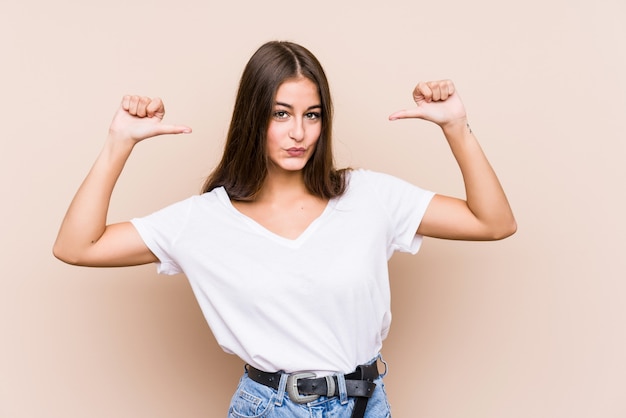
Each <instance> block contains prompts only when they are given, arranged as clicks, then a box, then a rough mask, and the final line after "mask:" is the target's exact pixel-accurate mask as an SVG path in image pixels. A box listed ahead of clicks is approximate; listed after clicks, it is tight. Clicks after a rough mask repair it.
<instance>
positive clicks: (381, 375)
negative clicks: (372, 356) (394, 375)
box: [376, 353, 389, 377]
mask: <svg viewBox="0 0 626 418" xmlns="http://www.w3.org/2000/svg"><path fill="white" fill-rule="evenodd" d="M376 360H380V361H381V363H383V364H384V365H385V371H384V372H382V373H381V374H380V377H385V376H387V371H389V366H388V365H387V362H386V361H385V359H384V358H383V355H382V353H378V357H376Z"/></svg>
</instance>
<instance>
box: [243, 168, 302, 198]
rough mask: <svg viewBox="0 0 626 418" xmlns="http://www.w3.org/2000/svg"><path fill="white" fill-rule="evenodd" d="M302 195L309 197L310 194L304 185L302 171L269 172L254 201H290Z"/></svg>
mask: <svg viewBox="0 0 626 418" xmlns="http://www.w3.org/2000/svg"><path fill="white" fill-rule="evenodd" d="M303 195H311V193H310V192H309V191H308V190H307V188H306V186H305V184H304V178H303V175H302V171H280V172H277V170H270V171H269V172H268V173H267V177H266V178H265V182H264V183H263V187H262V188H261V191H260V192H259V195H258V196H257V198H256V199H255V200H257V201H279V200H290V199H293V198H295V197H298V196H303Z"/></svg>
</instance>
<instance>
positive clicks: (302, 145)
mask: <svg viewBox="0 0 626 418" xmlns="http://www.w3.org/2000/svg"><path fill="white" fill-rule="evenodd" d="M321 111H322V106H321V101H320V96H319V94H318V92H317V85H316V84H315V83H313V82H312V81H311V80H309V79H308V78H305V77H299V78H292V79H288V80H286V81H284V82H283V83H282V84H281V85H280V87H279V88H278V91H277V92H276V99H275V101H274V109H273V111H272V118H271V120H270V123H269V126H268V129H267V155H268V159H269V164H270V166H269V171H270V172H272V171H273V170H280V171H289V172H295V171H300V170H302V169H303V168H304V166H305V165H306V163H307V161H309V158H311V155H312V154H313V151H314V150H315V145H316V143H317V140H318V139H319V137H320V133H321V131H322V116H321Z"/></svg>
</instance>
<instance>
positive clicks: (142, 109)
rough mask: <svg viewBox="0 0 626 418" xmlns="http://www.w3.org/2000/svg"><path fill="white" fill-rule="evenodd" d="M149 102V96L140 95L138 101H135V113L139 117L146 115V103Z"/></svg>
mask: <svg viewBox="0 0 626 418" xmlns="http://www.w3.org/2000/svg"><path fill="white" fill-rule="evenodd" d="M149 104H150V98H149V97H145V96H144V97H140V98H139V101H138V102H137V113H136V115H137V116H138V117H140V118H145V117H146V115H147V114H148V113H147V111H146V108H147V107H148V105H149Z"/></svg>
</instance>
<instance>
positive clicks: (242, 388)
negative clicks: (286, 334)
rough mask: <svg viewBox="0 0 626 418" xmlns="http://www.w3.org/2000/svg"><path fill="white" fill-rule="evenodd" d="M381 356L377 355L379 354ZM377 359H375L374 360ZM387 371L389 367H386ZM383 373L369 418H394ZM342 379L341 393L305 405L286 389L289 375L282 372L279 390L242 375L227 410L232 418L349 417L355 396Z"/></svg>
mask: <svg viewBox="0 0 626 418" xmlns="http://www.w3.org/2000/svg"><path fill="white" fill-rule="evenodd" d="M377 358H378V357H377ZM374 361H376V360H374ZM385 373H386V370H385ZM385 373H383V374H382V375H380V376H379V377H378V379H376V380H375V381H374V383H376V390H375V391H374V394H373V395H372V397H371V398H370V399H369V401H368V403H367V410H366V411H365V417H366V418H391V408H390V407H389V402H388V401H387V394H386V393H385V385H384V383H383V376H384V375H385ZM338 380H339V392H340V394H339V396H333V397H326V396H320V397H319V398H318V399H317V400H315V401H313V402H309V403H305V404H298V403H295V402H293V401H292V400H291V399H290V398H289V395H287V392H286V391H285V388H286V385H287V375H283V376H282V378H281V381H280V384H279V388H278V390H275V389H272V388H269V387H267V386H264V385H262V384H260V383H257V382H255V381H253V380H252V379H250V378H249V377H248V374H247V373H244V375H243V376H242V377H241V379H240V381H239V385H238V386H237V390H236V391H235V394H234V395H233V398H232V400H231V403H230V408H229V410H228V417H229V418H299V417H302V418H305V417H306V418H350V415H351V414H352V409H353V408H354V402H355V398H352V397H348V396H346V393H345V384H342V383H341V382H342V377H341V376H338Z"/></svg>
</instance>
